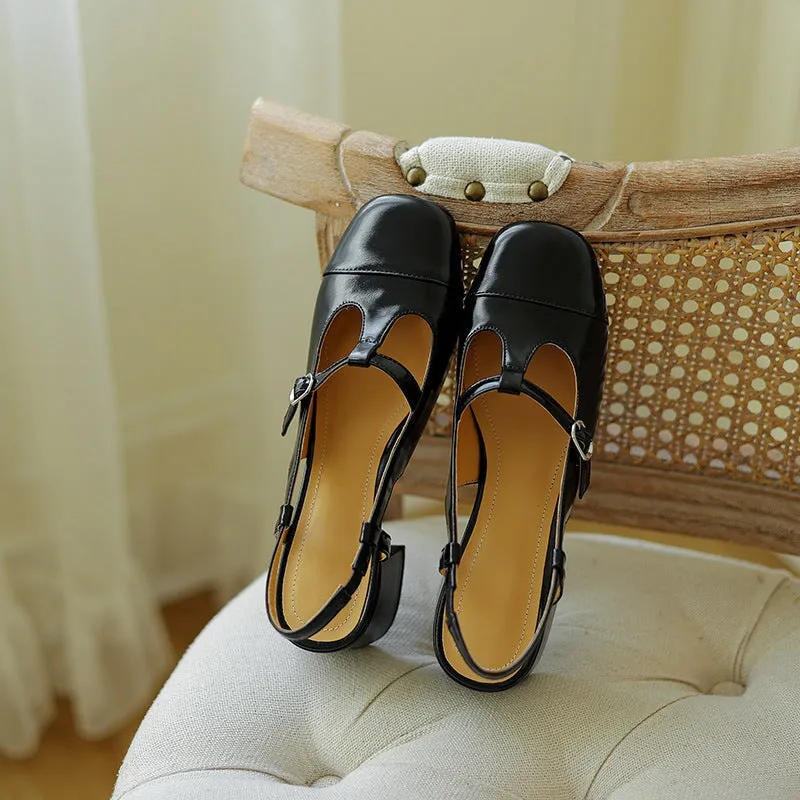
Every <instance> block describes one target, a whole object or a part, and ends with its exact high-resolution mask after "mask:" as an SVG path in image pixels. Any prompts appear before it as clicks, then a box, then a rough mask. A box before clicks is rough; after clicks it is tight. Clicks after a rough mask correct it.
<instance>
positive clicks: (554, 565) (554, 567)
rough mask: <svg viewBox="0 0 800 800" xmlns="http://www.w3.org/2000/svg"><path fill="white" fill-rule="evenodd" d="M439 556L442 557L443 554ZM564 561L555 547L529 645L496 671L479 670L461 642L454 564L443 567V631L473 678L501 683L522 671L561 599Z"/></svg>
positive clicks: (563, 556)
mask: <svg viewBox="0 0 800 800" xmlns="http://www.w3.org/2000/svg"><path fill="white" fill-rule="evenodd" d="M450 544H452V543H450ZM445 549H447V545H446V546H445ZM442 555H443V557H444V553H443V554H442ZM566 561H567V554H566V553H565V552H564V551H563V550H562V549H561V548H560V547H555V548H554V549H553V552H552V558H551V562H550V566H551V577H550V589H549V591H548V592H547V599H546V600H545V604H544V608H543V609H542V613H541V616H540V617H539V622H538V623H537V625H536V629H535V630H534V632H533V637H532V639H531V643H530V644H529V645H528V647H526V648H525V651H524V652H523V653H522V655H521V656H520V657H519V658H517V659H516V660H514V661H513V662H511V663H510V664H508V665H507V666H504V667H501V668H500V669H485V668H484V667H481V666H480V665H479V664H477V663H476V661H475V659H474V658H473V657H472V655H471V654H470V652H469V650H468V649H467V645H466V643H465V642H464V636H463V634H462V633H461V626H460V625H459V622H458V615H457V614H456V610H455V607H454V598H455V590H456V578H455V569H454V566H455V564H452V565H450V566H449V567H447V591H446V598H445V619H446V622H447V629H448V630H449V631H450V635H451V636H452V637H453V642H454V643H455V645H456V649H457V650H458V652H459V653H460V655H461V657H462V658H463V659H464V662H465V663H466V664H467V666H468V667H469V668H470V669H471V670H472V671H473V672H475V674H477V675H480V676H481V677H483V678H487V679H489V680H502V679H503V678H509V677H511V676H512V675H513V674H514V673H515V672H517V670H519V669H520V668H522V667H523V666H524V665H525V664H526V663H527V661H528V659H529V658H530V657H531V656H532V655H533V654H534V653H535V651H536V650H537V648H538V647H539V646H540V644H541V639H542V636H543V634H544V633H545V631H546V629H547V625H548V623H549V618H550V614H551V612H552V610H553V608H554V607H555V605H556V603H558V601H559V600H560V599H561V595H562V593H563V586H564V567H565V564H566Z"/></svg>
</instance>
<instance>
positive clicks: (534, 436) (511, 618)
mask: <svg viewBox="0 0 800 800" xmlns="http://www.w3.org/2000/svg"><path fill="white" fill-rule="evenodd" d="M501 366H502V349H501V344H500V340H499V339H498V338H497V336H495V335H494V334H493V333H491V332H490V331H486V332H482V333H479V334H477V336H476V337H475V338H474V339H473V340H472V342H471V343H470V346H469V349H468V352H467V356H466V361H465V365H464V382H463V385H464V387H465V388H467V387H469V386H471V385H472V384H473V383H475V381H478V380H480V379H481V378H485V377H489V376H492V375H499V374H500V372H501ZM525 377H526V378H527V379H528V380H529V381H530V382H531V383H534V384H536V385H537V386H540V387H541V388H542V389H544V390H545V391H546V392H548V393H549V394H551V395H552V396H553V397H554V398H555V399H556V400H558V402H559V403H561V405H562V406H563V407H564V408H565V409H566V410H567V411H569V412H570V413H571V414H574V411H575V403H576V385H575V372H574V369H573V367H572V364H571V362H570V360H569V358H568V357H567V355H566V354H565V353H564V352H563V351H562V350H560V349H558V348H557V347H554V346H553V345H545V346H544V347H541V348H540V349H539V350H538V351H537V352H536V354H535V355H534V357H533V359H532V360H531V363H530V365H529V366H528V369H527V371H526V373H525ZM471 407H472V409H473V411H474V412H475V418H476V419H477V422H478V425H479V427H480V431H481V433H482V436H483V440H484V443H485V447H486V486H485V488H484V493H483V498H482V501H481V506H480V510H479V511H478V516H477V519H476V522H475V527H474V529H473V532H472V535H471V537H470V539H469V542H468V543H467V546H466V548H465V550H464V553H463V555H462V556H461V562H460V564H459V566H458V573H457V574H458V583H457V588H456V592H455V597H454V601H455V609H456V613H457V615H458V621H459V623H460V626H461V631H462V634H463V636H464V641H465V643H466V645H467V648H468V650H469V652H470V654H471V655H472V657H473V659H474V660H475V661H476V662H477V663H478V664H479V665H480V666H481V667H483V668H484V669H501V668H505V667H507V666H509V665H510V664H512V663H513V662H514V661H516V660H517V659H518V658H519V656H520V655H521V654H522V653H523V652H524V651H525V649H526V648H527V647H528V646H529V645H530V643H531V641H532V639H533V633H534V631H535V630H536V624H537V621H538V620H537V617H538V611H539V601H540V598H541V591H542V582H543V579H544V571H545V567H546V565H547V547H548V541H549V537H550V525H551V522H552V519H553V514H554V512H555V508H556V502H557V501H558V495H559V492H560V490H561V482H562V478H563V474H564V466H565V461H566V455H567V449H568V444H569V437H568V436H567V434H566V433H565V432H564V431H563V430H562V428H561V427H560V426H559V425H558V424H557V423H556V422H555V420H553V418H552V417H551V416H550V414H548V412H547V411H545V410H544V409H543V408H542V407H541V406H540V405H539V404H538V403H536V401H535V400H533V399H531V398H530V397H526V396H524V395H520V396H515V395H511V394H500V393H498V392H491V393H489V394H487V395H484V396H483V397H479V398H478V399H477V400H475V401H474V402H473V403H472V406H471ZM471 424H473V422H472V418H471V417H470V416H469V413H468V412H466V413H465V414H464V416H463V417H462V423H461V426H460V427H459V437H460V436H461V428H462V427H464V426H469V425H471ZM459 444H460V440H459ZM470 449H471V448H470ZM461 463H462V460H461V459H460V460H459V469H461ZM464 477H465V478H466V479H467V480H469V479H470V477H469V475H466V476H464ZM459 482H463V480H462V478H459ZM443 627H444V631H443V644H444V652H445V655H446V657H447V660H448V661H449V662H450V664H451V665H452V666H453V667H454V668H455V669H456V671H458V672H460V673H461V674H462V675H464V676H465V677H467V678H471V679H472V680H475V681H481V682H484V683H491V682H492V681H487V680H486V679H485V678H482V677H480V676H479V675H476V674H475V673H474V672H473V671H472V670H471V669H470V668H469V667H468V666H467V665H466V664H465V663H464V660H463V659H462V657H461V655H460V654H459V652H458V650H457V649H456V646H455V644H454V642H453V640H452V637H451V636H450V632H449V631H448V629H447V626H446V625H445V626H443Z"/></svg>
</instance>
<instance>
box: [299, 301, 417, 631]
mask: <svg viewBox="0 0 800 800" xmlns="http://www.w3.org/2000/svg"><path fill="white" fill-rule="evenodd" d="M360 335H361V313H360V312H359V311H358V309H356V308H352V307H351V308H346V309H344V310H343V311H341V312H340V313H339V314H338V316H337V317H336V319H335V320H334V321H333V323H332V324H331V326H330V327H329V328H328V331H327V333H326V335H325V340H324V342H323V347H322V351H321V355H320V363H319V369H320V370H322V369H324V368H325V367H327V366H329V365H330V364H333V363H334V362H335V361H338V360H339V359H340V358H344V357H345V356H347V355H348V354H349V353H350V352H351V351H352V349H353V347H355V345H356V343H357V342H358V339H359V336H360ZM431 343H432V334H431V329H430V327H429V326H428V324H427V322H425V321H424V320H423V319H422V318H421V317H416V316H405V317H401V318H400V319H399V320H398V321H397V322H396V323H395V324H394V325H393V327H392V329H391V330H390V331H389V334H388V336H387V337H386V340H385V342H384V344H383V345H382V346H381V347H380V349H379V352H381V353H382V354H383V355H386V356H390V357H391V358H394V359H395V360H396V361H399V362H400V363H401V364H403V365H404V366H405V367H406V368H407V369H409V370H410V371H411V372H412V373H413V374H414V377H415V378H416V379H417V383H418V384H419V385H420V386H421V385H422V382H423V379H424V377H425V371H426V369H427V366H428V359H429V356H430V350H431ZM315 402H316V422H315V425H316V428H315V431H314V438H315V444H314V451H313V456H312V459H311V472H310V475H309V478H308V489H307V492H306V496H305V499H304V501H303V507H302V511H301V514H300V519H299V521H298V525H297V530H296V533H295V538H294V540H293V542H292V545H291V549H290V552H289V558H288V563H287V568H286V574H285V580H284V585H283V608H284V614H285V616H286V620H287V622H288V623H289V625H290V626H291V627H293V628H295V627H298V626H300V625H303V624H305V623H306V622H308V620H309V619H311V618H312V617H313V616H314V615H315V614H317V612H318V611H319V610H320V609H321V608H322V607H323V606H324V604H325V603H326V602H327V600H328V599H329V598H330V596H331V595H332V594H333V593H334V592H335V591H336V590H337V589H338V588H339V586H340V585H342V584H344V583H345V582H346V581H347V580H348V579H349V578H350V575H351V572H352V563H353V559H354V557H355V554H356V551H357V550H358V546H359V541H358V539H359V535H360V534H361V525H362V523H363V522H364V521H366V519H367V518H368V517H369V515H370V513H371V511H372V505H373V502H374V499H375V481H376V477H377V474H378V466H379V464H380V460H381V456H382V455H383V451H384V448H385V447H386V444H387V442H388V440H389V437H390V436H391V435H392V433H393V432H394V431H395V429H396V428H397V426H398V425H399V424H400V423H401V422H402V421H403V419H404V418H405V417H406V415H407V414H408V413H409V407H408V403H407V402H406V400H405V397H404V396H403V394H402V392H401V391H400V389H399V387H398V386H397V384H396V383H395V382H394V381H393V380H392V378H390V377H389V376H388V375H386V374H385V373H383V372H382V371H381V370H379V369H377V368H376V367H369V368H361V367H343V368H342V369H341V370H339V371H338V372H337V373H335V374H334V375H333V376H332V377H330V378H329V379H328V380H327V381H326V382H325V383H324V384H323V385H322V386H321V387H320V388H319V390H318V391H317V393H316V401H315ZM367 582H368V578H366V577H365V579H364V580H363V581H362V582H361V586H360V587H359V589H358V590H357V592H356V593H355V595H354V596H353V598H352V600H351V601H350V603H349V604H348V605H347V606H346V607H345V608H344V609H343V610H342V611H341V612H340V613H339V615H338V616H337V617H336V619H334V620H333V622H331V624H330V625H329V626H328V627H327V628H325V629H324V630H323V631H321V632H320V633H319V634H317V635H316V636H314V637H312V638H313V639H314V641H333V640H338V639H342V638H344V637H345V636H346V635H347V634H348V633H350V632H351V631H352V630H353V629H354V628H355V626H356V624H357V623H358V620H359V617H360V615H361V612H362V610H363V607H364V601H365V599H366V590H367Z"/></svg>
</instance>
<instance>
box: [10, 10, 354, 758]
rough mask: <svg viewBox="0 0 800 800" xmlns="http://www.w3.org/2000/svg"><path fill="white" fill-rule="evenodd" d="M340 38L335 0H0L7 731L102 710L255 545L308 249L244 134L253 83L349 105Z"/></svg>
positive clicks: (17, 741)
mask: <svg viewBox="0 0 800 800" xmlns="http://www.w3.org/2000/svg"><path fill="white" fill-rule="evenodd" d="M338 46H339V45H338V4H337V3H333V2H331V3H324V4H321V3H317V2H314V0H300V1H299V2H298V1H297V0H295V2H292V3H286V2H281V0H236V2H233V3H228V2H223V0H170V2H168V3H164V2H161V0H140V1H139V2H137V3H128V2H122V0H85V2H81V3H79V2H78V0H0V753H3V754H7V755H11V756H23V755H25V754H28V753H30V752H32V751H33V750H34V749H35V748H36V745H37V742H38V739H39V736H40V733H41V731H42V729H43V727H44V726H46V724H47V722H48V720H49V719H50V718H51V716H52V713H53V698H54V696H55V694H56V693H60V694H64V695H66V696H67V697H69V698H70V699H71V701H72V705H73V709H74V712H75V719H76V725H77V727H78V728H79V731H80V732H81V734H83V735H85V736H87V737H99V736H103V735H104V734H107V733H108V732H110V731H112V730H113V729H114V728H115V727H117V726H118V725H119V724H120V723H121V722H122V721H124V720H125V718H126V717H128V716H129V715H130V714H131V713H133V712H134V711H136V710H138V709H139V708H140V707H141V705H142V703H144V702H145V701H146V699H147V698H148V697H149V695H150V694H151V692H152V691H153V688H154V686H155V685H156V684H157V682H158V680H159V679H161V678H162V677H163V674H164V671H165V669H166V668H167V666H168V664H169V662H170V658H171V654H170V650H169V645H168V642H167V639H166V636H165V632H164V629H163V626H162V623H161V621H160V616H159V611H158V602H159V601H161V600H165V599H169V598H171V597H177V596H180V595H181V594H184V593H187V592H191V591H193V590H196V589H199V588H204V587H213V588H215V589H217V590H218V591H219V593H220V594H221V595H223V596H224V595H227V594H229V593H230V592H232V591H233V590H235V589H236V588H237V587H239V586H241V585H242V583H243V582H245V581H246V580H248V579H249V578H251V577H252V576H253V575H254V574H255V573H256V572H257V571H260V569H261V568H262V567H263V561H264V558H265V554H266V551H267V550H268V548H269V538H270V537H269V535H268V533H267V531H268V528H269V521H270V515H271V513H272V510H273V508H274V507H275V501H276V500H277V498H278V495H279V492H280V483H281V481H282V479H283V471H284V462H285V458H284V453H282V452H281V453H277V454H276V453H274V446H275V445H274V442H275V439H276V437H274V436H273V435H272V433H273V430H274V427H275V426H276V425H277V424H278V418H279V415H280V412H281V410H282V409H281V406H282V404H283V401H284V399H285V392H286V387H287V386H288V385H290V382H291V379H292V378H293V376H294V375H295V373H296V372H297V371H298V370H299V369H300V370H301V369H302V366H303V364H304V347H305V343H304V342H303V341H302V336H300V335H295V336H293V337H287V336H286V333H285V331H286V329H287V328H288V327H289V326H294V327H293V330H296V322H295V321H296V320H297V319H298V318H302V319H304V318H305V317H306V316H307V314H308V306H309V304H310V303H311V302H313V297H314V285H315V283H316V280H317V272H316V264H315V253H314V249H313V242H314V237H313V219H312V218H311V217H310V215H304V214H303V213H302V212H299V211H297V210H295V209H289V208H284V207H283V206H282V205H281V204H278V203H277V202H272V201H269V200H267V199H265V198H260V197H258V196H256V195H255V194H254V193H252V192H248V191H247V190H245V189H244V188H242V187H240V186H239V185H238V183H237V171H238V159H239V153H240V151H241V144H242V139H243V133H244V129H245V125H246V120H247V114H248V108H249V104H250V102H251V101H252V100H253V98H255V97H256V96H257V95H259V94H262V93H263V94H268V95H271V96H273V97H275V98H277V99H279V100H282V101H284V102H287V103H294V104H296V105H300V106H304V107H306V108H309V109H311V110H314V111H316V112H318V113H322V114H327V115H331V116H339V112H340V108H339V102H340V101H339V93H338V90H339V70H338V63H339V55H338ZM272 455H275V457H274V458H272V457H271V456H272Z"/></svg>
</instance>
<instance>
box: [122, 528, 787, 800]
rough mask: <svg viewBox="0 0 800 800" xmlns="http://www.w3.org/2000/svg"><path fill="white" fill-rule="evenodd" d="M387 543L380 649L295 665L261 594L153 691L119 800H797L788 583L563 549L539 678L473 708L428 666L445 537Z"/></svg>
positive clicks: (734, 569)
mask: <svg viewBox="0 0 800 800" xmlns="http://www.w3.org/2000/svg"><path fill="white" fill-rule="evenodd" d="M386 528H387V530H388V531H389V532H390V533H391V535H392V538H393V541H395V542H397V543H405V544H406V546H407V563H406V575H405V585H404V591H403V599H402V601H401V606H400V611H399V614H398V618H397V620H396V622H395V624H394V627H393V628H392V630H391V631H390V632H389V634H387V636H386V637H385V638H384V639H382V640H381V641H380V642H379V643H378V644H377V645H373V646H371V647H368V648H366V649H364V650H353V651H344V652H340V653H334V654H315V653H309V652H305V651H303V650H300V649H298V648H296V647H294V646H293V645H292V644H290V643H289V642H287V641H286V640H284V639H283V638H281V637H280V636H279V635H278V634H277V633H276V632H274V631H273V630H272V628H271V627H270V625H269V623H268V621H267V619H266V616H265V612H264V580H263V578H261V579H259V580H257V581H256V582H255V583H254V584H253V585H252V586H250V587H249V588H248V589H246V590H245V591H244V592H242V594H241V595H239V597H237V598H236V599H235V600H234V601H232V602H231V603H230V604H229V605H228V606H227V607H226V608H224V609H223V610H222V611H221V612H220V613H219V614H218V615H217V617H216V618H215V619H214V620H213V621H212V622H211V623H210V624H209V626H208V627H207V628H206V630H205V631H204V632H203V633H202V634H201V635H200V636H199V638H198V639H197V641H196V642H195V643H194V644H193V645H192V647H191V648H190V649H189V651H188V652H187V654H186V655H185V657H184V658H183V660H182V661H181V663H180V664H179V666H178V667H177V668H176V670H175V672H174V673H173V675H172V676H171V677H170V679H169V680H168V682H167V684H166V685H165V687H164V689H163V690H162V692H161V694H160V695H159V697H158V698H157V700H156V701H155V702H154V704H153V706H152V708H151V709H150V711H149V712H148V714H147V716H146V718H145V720H144V722H143V723H142V726H141V728H140V730H139V732H138V733H137V735H136V738H135V739H134V742H133V744H132V745H131V749H130V751H129V753H128V755H127V757H126V759H125V762H124V763H123V765H122V768H121V770H120V776H119V781H118V784H117V788H116V790H115V794H114V798H115V800H121V798H125V800H211V799H212V798H213V800H234V799H235V800H272V799H273V798H275V800H279V799H281V800H282V799H283V798H286V799H287V800H291V798H305V797H307V798H320V800H339V799H341V800H344V799H345V798H348V799H349V798H370V800H378V799H379V798H385V799H386V800H394V798H398V800H399V798H404V799H405V798H420V800H428V799H429V798H430V799H433V798H447V800H466V799H467V798H470V799H472V798H476V799H477V798H481V800H486V799H487V798H525V799H526V800H527V799H528V798H531V800H533V799H534V798H535V799H536V800H539V798H542V799H543V800H544V799H545V798H546V800H583V799H584V798H585V799H586V800H591V799H593V798H613V800H656V798H658V799H659V800H662V799H663V800H667V798H669V800H676V798H677V799H678V800H680V799H681V798H692V800H706V799H711V798H713V799H714V800H717V798H719V800H738V799H739V798H742V800H745V799H746V800H753V799H754V798H758V800H773V798H774V799H775V800H798V798H800V580H798V579H796V578H793V577H790V576H789V575H788V574H786V573H784V572H781V571H777V570H771V569H767V568H765V567H761V566H758V565H753V564H748V563H744V562H739V561H733V560H729V559H724V558H720V557H717V556H710V555H705V554H699V553H694V552H690V551H685V550H679V549H676V548H670V547H665V546H661V545H655V544H648V543H644V542H637V541H635V540H628V539H619V538H615V537H611V536H594V535H584V534H570V535H568V537H567V543H566V549H567V553H568V562H567V579H566V587H565V595H564V598H563V600H562V601H561V603H560V604H559V606H558V609H557V612H556V617H555V622H554V625H553V629H552V633H551V635H550V639H549V641H548V644H547V647H546V650H545V653H544V655H543V657H542V659H541V661H540V662H539V665H538V666H537V668H536V670H535V671H534V672H533V673H532V674H531V675H530V676H529V677H528V678H527V679H526V680H524V681H523V682H522V683H521V684H520V685H519V686H518V687H515V688H513V689H510V690H508V691H506V692H501V693H496V694H485V693H479V692H474V691H471V690H469V689H466V688H464V687H461V686H459V685H457V684H455V683H454V682H452V681H451V680H449V679H448V678H446V677H445V675H444V674H443V673H442V672H441V670H440V669H439V667H438V665H437V664H436V660H435V657H434V654H433V649H432V643H431V628H432V619H433V610H434V603H435V597H436V594H437V591H438V588H439V583H440V580H441V577H440V575H439V573H438V571H437V566H438V559H439V551H440V549H441V546H442V544H443V543H444V541H445V533H444V524H443V521H442V520H441V519H439V518H432V517H431V518H424V519H417V520H409V521H400V522H393V523H388V524H387V525H386Z"/></svg>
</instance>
